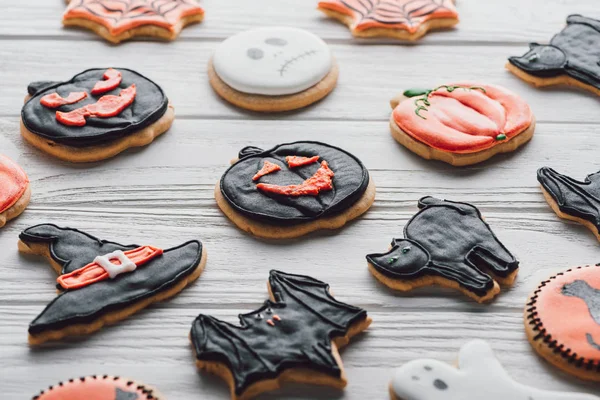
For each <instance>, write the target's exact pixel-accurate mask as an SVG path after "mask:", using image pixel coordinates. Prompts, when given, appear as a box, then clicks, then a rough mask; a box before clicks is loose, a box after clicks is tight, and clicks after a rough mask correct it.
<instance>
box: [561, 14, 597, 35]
mask: <svg viewBox="0 0 600 400" xmlns="http://www.w3.org/2000/svg"><path fill="white" fill-rule="evenodd" d="M567 24H568V25H571V24H583V25H587V26H589V27H592V28H594V29H595V30H597V31H598V32H600V22H599V21H598V20H596V19H593V18H588V17H584V16H583V15H579V14H573V15H569V17H568V18H567Z"/></svg>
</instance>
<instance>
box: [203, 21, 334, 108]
mask: <svg viewBox="0 0 600 400" xmlns="http://www.w3.org/2000/svg"><path fill="white" fill-rule="evenodd" d="M208 76H209V80H210V84H211V86H212V87H213V89H214V90H215V91H216V92H217V93H218V94H219V95H220V96H221V97H223V98H224V99H225V100H227V101H229V102H230V103H232V104H234V105H236V106H238V107H241V108H245V109H248V110H252V111H260V112H280V111H289V110H295V109H298V108H302V107H306V106H308V105H309V104H312V103H314V102H316V101H318V100H321V99H322V98H323V97H325V96H327V95H328V94H329V93H330V92H331V91H332V90H333V88H334V87H335V85H336V83H337V78H338V67H337V64H336V62H335V59H334V58H333V56H332V55H331V51H330V50H329V47H328V46H327V44H325V42H324V41H323V40H321V39H320V38H319V37H318V36H316V35H314V34H312V33H310V32H308V31H305V30H302V29H298V28H290V27H269V28H259V29H253V30H250V31H245V32H241V33H238V34H237V35H235V36H232V37H230V38H229V39H227V40H225V41H224V42H223V43H221V44H220V45H219V46H218V47H217V49H216V51H215V53H214V55H213V57H212V59H211V60H210V62H209V65H208Z"/></svg>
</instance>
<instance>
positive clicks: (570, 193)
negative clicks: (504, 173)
mask: <svg viewBox="0 0 600 400" xmlns="http://www.w3.org/2000/svg"><path fill="white" fill-rule="evenodd" d="M537 179H538V181H539V182H540V184H541V185H542V189H543V191H544V195H545V197H546V200H547V201H548V203H549V204H550V206H551V207H552V209H553V210H554V211H555V212H556V213H557V214H558V216H559V217H561V218H565V219H570V220H574V221H577V222H580V223H582V224H584V225H585V226H586V227H587V228H589V229H590V230H592V231H593V232H594V233H595V234H596V236H597V237H598V239H599V240H600V234H599V233H598V232H599V231H598V230H599V229H600V172H596V173H594V174H591V175H588V176H587V177H586V178H585V180H584V181H583V182H580V181H577V180H575V179H573V178H571V177H569V176H566V175H562V174H560V173H558V172H556V171H555V170H553V169H552V168H549V167H543V168H540V169H539V170H538V172H537Z"/></svg>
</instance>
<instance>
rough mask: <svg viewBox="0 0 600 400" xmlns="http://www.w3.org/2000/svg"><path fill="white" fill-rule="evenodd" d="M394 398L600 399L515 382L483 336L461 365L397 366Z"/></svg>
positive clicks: (422, 362)
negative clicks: (456, 366)
mask: <svg viewBox="0 0 600 400" xmlns="http://www.w3.org/2000/svg"><path fill="white" fill-rule="evenodd" d="M390 393H391V397H392V399H394V400H481V399H482V398H485V399H486V400H600V397H596V396H593V395H590V394H583V393H564V392H562V393H561V392H549V391H546V390H540V389H535V388H532V387H529V386H525V385H523V384H521V383H518V382H515V381H514V380H512V379H511V377H510V376H509V375H508V374H507V373H506V371H505V370H504V368H502V365H501V364H500V362H499V361H498V360H497V359H496V357H495V356H494V353H493V351H492V349H491V347H490V346H489V345H488V344H487V342H484V341H483V340H473V341H471V342H469V343H467V344H465V345H464V346H463V347H462V348H461V349H460V353H459V356H458V369H456V368H454V367H452V366H450V365H448V364H446V363H443V362H440V361H437V360H429V359H421V360H414V361H411V362H409V363H407V364H405V365H403V366H402V367H400V368H398V369H397V370H396V372H395V373H394V377H393V379H392V382H391V384H390Z"/></svg>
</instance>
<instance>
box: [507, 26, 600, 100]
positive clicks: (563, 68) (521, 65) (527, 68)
mask: <svg viewBox="0 0 600 400" xmlns="http://www.w3.org/2000/svg"><path fill="white" fill-rule="evenodd" d="M599 48H600V21H598V20H596V19H592V18H587V17H584V16H581V15H571V16H569V17H568V18H567V26H566V27H565V28H564V29H563V30H562V31H561V32H560V33H559V34H557V35H555V36H554V37H553V38H552V40H551V41H550V44H548V45H544V44H538V43H531V44H530V45H529V51H528V52H527V53H525V55H523V56H521V57H510V58H509V59H508V64H506V68H508V70H509V71H510V72H512V73H513V74H515V75H516V76H518V77H519V78H521V79H523V80H524V81H525V82H527V83H530V84H532V85H533V86H538V87H541V86H554V85H569V86H577V87H580V88H583V89H586V90H589V91H591V92H593V93H595V94H597V95H600V64H599V63H598V60H600V52H599V51H598V49H599Z"/></svg>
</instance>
